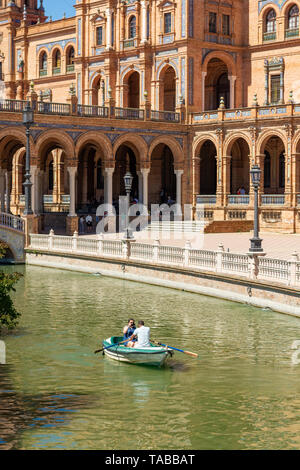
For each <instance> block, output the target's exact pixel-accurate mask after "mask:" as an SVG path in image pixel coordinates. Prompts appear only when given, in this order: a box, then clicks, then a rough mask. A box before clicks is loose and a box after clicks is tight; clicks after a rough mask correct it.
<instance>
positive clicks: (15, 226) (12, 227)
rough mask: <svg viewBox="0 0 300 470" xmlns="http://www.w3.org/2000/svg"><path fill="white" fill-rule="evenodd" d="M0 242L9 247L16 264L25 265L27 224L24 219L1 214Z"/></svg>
mask: <svg viewBox="0 0 300 470" xmlns="http://www.w3.org/2000/svg"><path fill="white" fill-rule="evenodd" d="M0 241H2V242H4V243H6V244H7V245H8V247H9V250H10V252H11V254H12V256H13V259H14V261H15V263H24V261H25V254H24V246H25V222H24V220H23V219H21V218H20V217H16V216H13V215H11V214H5V213H3V212H0Z"/></svg>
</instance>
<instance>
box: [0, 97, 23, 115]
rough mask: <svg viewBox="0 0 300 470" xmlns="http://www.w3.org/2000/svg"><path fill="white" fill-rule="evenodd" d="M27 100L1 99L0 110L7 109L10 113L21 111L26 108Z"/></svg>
mask: <svg viewBox="0 0 300 470" xmlns="http://www.w3.org/2000/svg"><path fill="white" fill-rule="evenodd" d="M26 103H27V101H22V100H1V99H0V111H7V112H9V113H20V112H22V111H23V110H24V109H25V105H26Z"/></svg>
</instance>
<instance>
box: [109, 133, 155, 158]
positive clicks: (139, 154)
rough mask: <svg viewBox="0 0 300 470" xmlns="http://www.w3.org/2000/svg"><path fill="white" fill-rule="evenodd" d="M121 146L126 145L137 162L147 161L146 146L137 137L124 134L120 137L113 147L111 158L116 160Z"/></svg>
mask: <svg viewBox="0 0 300 470" xmlns="http://www.w3.org/2000/svg"><path fill="white" fill-rule="evenodd" d="M121 145H127V146H128V147H129V148H131V150H132V151H133V152H134V154H135V156H136V159H137V162H141V161H148V160H149V152H148V146H147V144H146V142H145V141H144V139H143V138H142V137H141V136H139V135H136V134H135V135H132V134H124V135H122V136H120V137H119V138H118V139H117V140H116V142H115V143H114V146H113V158H114V160H115V159H116V153H117V151H118V149H119V148H120V147H121Z"/></svg>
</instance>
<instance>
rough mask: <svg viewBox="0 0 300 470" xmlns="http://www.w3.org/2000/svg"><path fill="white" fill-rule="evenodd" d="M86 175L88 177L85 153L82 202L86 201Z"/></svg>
mask: <svg viewBox="0 0 300 470" xmlns="http://www.w3.org/2000/svg"><path fill="white" fill-rule="evenodd" d="M87 177H88V161H87V155H86V156H85V158H84V161H83V175H82V204H86V203H87Z"/></svg>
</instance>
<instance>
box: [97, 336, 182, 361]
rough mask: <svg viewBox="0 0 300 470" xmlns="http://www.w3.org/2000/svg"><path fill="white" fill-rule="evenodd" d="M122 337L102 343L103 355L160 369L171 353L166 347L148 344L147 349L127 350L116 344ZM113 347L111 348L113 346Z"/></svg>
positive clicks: (127, 348)
mask: <svg viewBox="0 0 300 470" xmlns="http://www.w3.org/2000/svg"><path fill="white" fill-rule="evenodd" d="M122 340H123V337H118V336H112V337H111V338H107V339H105V340H104V341H103V347H104V348H107V349H104V354H106V355H107V357H109V358H111V359H114V360H116V361H120V362H128V363H130V364H142V365H148V366H156V367H161V366H162V365H163V364H164V363H165V362H166V360H167V358H168V357H170V356H171V355H172V354H173V353H172V351H170V350H169V349H168V348H167V347H157V346H155V345H154V344H152V343H150V344H151V346H150V347H148V348H129V347H127V346H124V345H123V344H118V343H120V342H121V341H122ZM114 344H115V346H112V345H114Z"/></svg>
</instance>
